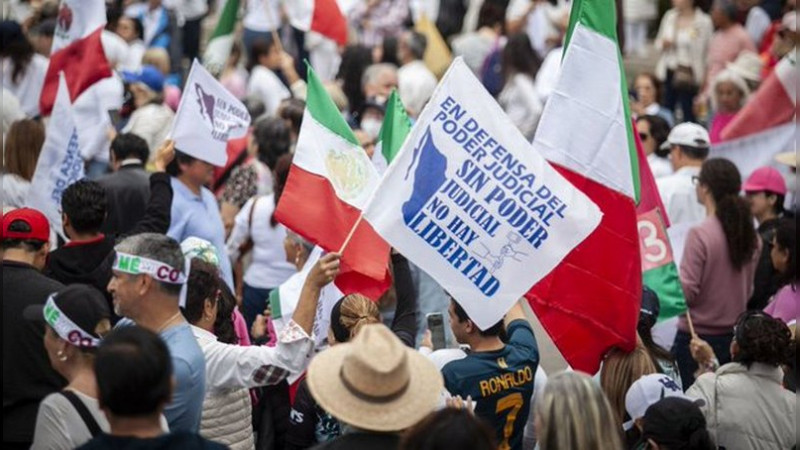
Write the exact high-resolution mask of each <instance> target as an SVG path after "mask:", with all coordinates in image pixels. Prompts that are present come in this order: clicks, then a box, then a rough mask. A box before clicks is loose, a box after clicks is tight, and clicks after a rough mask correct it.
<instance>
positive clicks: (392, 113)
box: [378, 90, 411, 163]
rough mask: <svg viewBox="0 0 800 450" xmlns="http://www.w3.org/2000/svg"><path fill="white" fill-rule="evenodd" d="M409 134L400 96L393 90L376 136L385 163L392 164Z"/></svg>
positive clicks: (409, 121)
mask: <svg viewBox="0 0 800 450" xmlns="http://www.w3.org/2000/svg"><path fill="white" fill-rule="evenodd" d="M410 132H411V120H410V119H409V118H408V114H407V113H406V108H405V106H403V102H402V101H401V100H400V96H399V95H397V91H396V90H393V91H392V94H391V95H390V96H389V101H387V102H386V115H385V116H384V118H383V125H381V131H380V134H379V135H378V140H379V141H380V142H381V153H382V154H383V157H384V158H385V159H386V162H387V163H391V162H392V160H393V159H394V157H395V155H397V153H398V152H399V151H400V147H402V146H403V142H404V141H405V140H406V136H408V134H409V133H410Z"/></svg>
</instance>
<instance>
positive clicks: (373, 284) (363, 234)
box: [275, 66, 391, 300]
mask: <svg viewBox="0 0 800 450" xmlns="http://www.w3.org/2000/svg"><path fill="white" fill-rule="evenodd" d="M378 179H379V176H378V172H377V171H376V170H375V167H374V166H373V165H372V163H371V162H370V160H369V157H367V154H366V152H365V151H364V150H363V149H362V148H361V147H359V144H358V140H357V139H356V137H355V136H354V135H353V131H352V130H351V129H350V127H349V126H348V125H347V122H345V120H344V118H343V117H342V115H341V113H339V110H338V109H337V108H336V105H335V104H334V103H333V100H331V98H330V97H329V96H328V93H327V91H326V90H325V87H324V86H323V85H322V82H321V81H320V80H319V78H318V77H317V75H316V73H314V70H313V69H312V68H311V67H310V66H309V67H308V96H307V99H306V110H305V114H304V115H303V125H302V127H301V128H300V135H299V136H298V139H297V147H296V149H295V154H294V159H293V160H292V168H291V170H290V172H289V178H288V180H287V181H286V186H285V187H284V189H283V193H282V194H281V198H280V201H279V203H278V206H277V208H276V210H275V218H276V219H277V220H278V222H280V223H282V224H283V225H285V226H286V227H287V228H289V229H290V230H292V231H294V232H296V233H297V234H299V235H301V236H302V237H304V238H306V239H307V240H309V241H311V242H313V243H314V244H316V245H319V246H320V247H322V248H323V249H325V250H326V251H339V250H341V249H342V247H343V245H344V244H345V242H347V245H346V246H345V249H344V253H343V254H342V259H341V270H340V274H339V276H338V277H337V278H336V285H337V287H338V288H339V289H341V291H342V292H344V293H345V294H351V293H356V292H358V293H361V294H363V295H365V296H367V297H370V298H372V299H373V300H377V299H378V297H380V296H381V294H383V292H385V291H386V289H388V288H389V286H390V285H391V277H390V276H389V272H388V267H389V246H388V244H386V242H385V241H384V240H383V239H381V238H380V236H378V235H377V234H376V233H375V231H374V230H372V228H371V227H370V226H369V224H367V223H366V222H365V221H362V220H361V210H362V209H363V208H364V206H365V205H366V203H367V200H368V198H369V196H370V195H372V193H373V191H374V190H375V187H376V186H377V185H378Z"/></svg>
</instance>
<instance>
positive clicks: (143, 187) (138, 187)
mask: <svg viewBox="0 0 800 450" xmlns="http://www.w3.org/2000/svg"><path fill="white" fill-rule="evenodd" d="M97 182H98V183H100V185H101V186H103V188H105V190H106V198H107V199H108V217H106V222H105V223H104V224H103V228H102V229H101V231H102V232H103V233H105V234H107V235H111V236H113V235H117V234H127V233H129V232H130V231H131V230H132V229H133V226H134V225H136V223H137V222H138V221H139V220H141V219H142V217H144V213H145V210H146V209H147V199H148V198H150V175H149V174H148V173H147V172H146V171H145V170H144V166H142V165H141V164H133V165H128V166H122V167H121V168H120V169H119V170H118V171H116V172H114V173H112V174H108V175H105V176H104V177H102V178H100V179H98V180H97Z"/></svg>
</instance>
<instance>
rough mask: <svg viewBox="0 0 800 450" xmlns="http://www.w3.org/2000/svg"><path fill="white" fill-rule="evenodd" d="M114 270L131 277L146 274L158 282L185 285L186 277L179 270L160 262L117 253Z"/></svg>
mask: <svg viewBox="0 0 800 450" xmlns="http://www.w3.org/2000/svg"><path fill="white" fill-rule="evenodd" d="M113 269H114V270H116V271H117V272H124V273H129V274H131V275H142V274H147V275H150V276H151V277H153V278H155V279H156V280H158V281H161V282H164V283H170V284H184V283H186V276H185V275H184V274H183V273H182V272H181V270H180V269H175V268H172V267H170V266H169V265H168V264H165V263H163V262H161V261H156V260H154V259H149V258H145V257H142V256H136V255H130V254H128V253H120V252H117V257H116V258H114V267H113Z"/></svg>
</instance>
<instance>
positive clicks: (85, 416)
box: [60, 390, 103, 437]
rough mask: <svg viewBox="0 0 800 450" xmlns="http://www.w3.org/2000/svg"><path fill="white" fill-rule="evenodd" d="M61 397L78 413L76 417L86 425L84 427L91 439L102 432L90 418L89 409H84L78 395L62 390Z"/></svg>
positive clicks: (84, 406) (92, 418)
mask: <svg viewBox="0 0 800 450" xmlns="http://www.w3.org/2000/svg"><path fill="white" fill-rule="evenodd" d="M60 394H61V395H63V396H64V397H66V398H67V400H69V402H70V403H71V404H72V407H73V408H75V411H77V412H78V415H79V416H81V419H82V420H83V423H85V424H86V427H87V428H88V429H89V433H91V435H92V437H95V436H97V435H99V434H100V433H102V432H103V430H101V429H100V425H98V424H97V421H96V420H95V419H94V416H92V413H91V412H89V408H87V407H86V404H84V403H83V401H82V400H81V399H80V398H78V395H77V394H75V393H74V392H72V391H69V390H63V391H61V392H60Z"/></svg>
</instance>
